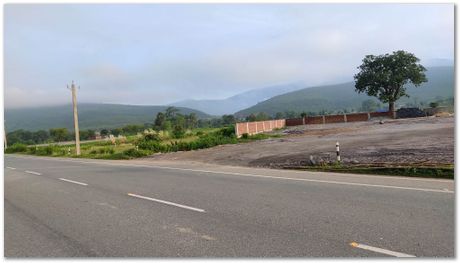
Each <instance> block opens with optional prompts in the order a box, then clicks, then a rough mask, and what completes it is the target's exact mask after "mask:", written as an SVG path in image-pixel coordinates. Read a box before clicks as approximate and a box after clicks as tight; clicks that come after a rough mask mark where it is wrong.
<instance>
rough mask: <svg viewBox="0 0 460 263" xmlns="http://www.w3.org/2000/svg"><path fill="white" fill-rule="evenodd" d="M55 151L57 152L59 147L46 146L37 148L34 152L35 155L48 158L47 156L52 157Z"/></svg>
mask: <svg viewBox="0 0 460 263" xmlns="http://www.w3.org/2000/svg"><path fill="white" fill-rule="evenodd" d="M57 150H59V147H56V146H53V145H48V146H44V147H37V149H36V150H35V154H36V155H43V156H49V155H53V153H54V152H55V151H57Z"/></svg>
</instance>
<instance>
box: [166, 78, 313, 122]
mask: <svg viewBox="0 0 460 263" xmlns="http://www.w3.org/2000/svg"><path fill="white" fill-rule="evenodd" d="M304 87H305V85H304V84H301V83H291V84H286V85H276V86H269V87H265V88H259V89H253V90H250V91H246V92H243V93H240V94H237V95H235V96H232V97H229V98H226V99H221V100H183V101H179V102H176V103H172V104H171V105H172V106H177V107H186V108H191V109H196V110H199V111H203V112H206V113H208V114H211V115H223V114H233V113H234V112H237V111H239V110H242V109H245V108H248V107H251V106H253V105H255V104H257V103H259V102H262V101H264V100H267V99H270V98H271V97H273V96H276V95H280V94H283V93H286V92H290V91H294V90H298V89H301V88H304Z"/></svg>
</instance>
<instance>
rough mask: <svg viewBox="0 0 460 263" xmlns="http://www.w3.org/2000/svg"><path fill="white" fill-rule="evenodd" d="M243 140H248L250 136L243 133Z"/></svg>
mask: <svg viewBox="0 0 460 263" xmlns="http://www.w3.org/2000/svg"><path fill="white" fill-rule="evenodd" d="M241 138H243V139H248V138H249V134H248V133H243V135H241Z"/></svg>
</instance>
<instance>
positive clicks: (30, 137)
mask: <svg viewBox="0 0 460 263" xmlns="http://www.w3.org/2000/svg"><path fill="white" fill-rule="evenodd" d="M94 136H95V131H94V130H81V131H80V139H81V140H89V139H92V138H94ZM7 139H8V143H9V144H15V143H24V144H41V143H50V142H63V141H71V140H74V139H75V133H74V132H69V131H68V130H67V129H66V128H54V129H49V130H48V131H46V130H39V131H26V130H22V129H21V130H16V131H13V132H9V133H8V134H7Z"/></svg>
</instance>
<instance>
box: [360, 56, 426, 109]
mask: <svg viewBox="0 0 460 263" xmlns="http://www.w3.org/2000/svg"><path fill="white" fill-rule="evenodd" d="M419 61H420V60H419V59H418V58H417V57H416V56H415V55H414V54H411V53H408V52H406V51H403V50H399V51H395V52H393V53H392V54H385V55H379V56H374V55H367V56H366V57H365V58H364V59H363V63H362V64H361V66H359V67H358V69H359V70H360V71H359V73H358V74H356V75H355V76H354V79H355V82H356V83H355V90H356V91H357V92H358V93H366V94H367V95H369V96H374V97H377V98H378V99H379V100H380V101H382V102H384V103H388V104H389V111H391V112H394V110H395V108H394V103H395V101H397V100H398V99H399V98H401V97H403V96H406V97H409V95H407V93H406V87H404V85H406V84H408V83H412V84H414V85H415V86H416V87H418V86H420V84H422V83H423V82H426V81H427V79H426V76H425V73H424V72H425V71H426V69H425V67H423V66H422V65H420V64H419Z"/></svg>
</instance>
